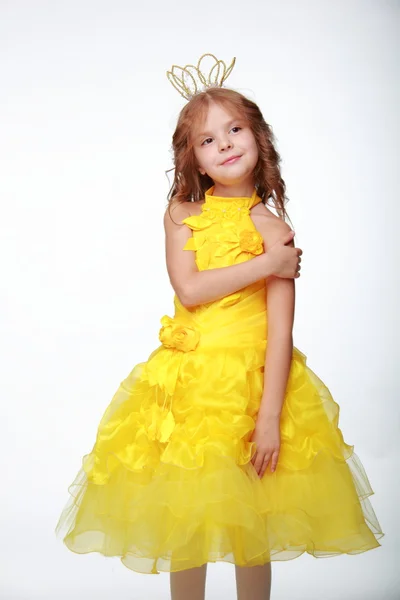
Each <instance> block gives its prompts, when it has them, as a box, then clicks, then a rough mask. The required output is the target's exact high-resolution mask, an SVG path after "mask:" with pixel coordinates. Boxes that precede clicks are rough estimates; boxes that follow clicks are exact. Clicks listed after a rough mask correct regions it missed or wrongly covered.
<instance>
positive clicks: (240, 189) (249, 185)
mask: <svg viewBox="0 0 400 600" xmlns="http://www.w3.org/2000/svg"><path fill="white" fill-rule="evenodd" d="M253 190H254V181H253V180H251V181H243V182H241V183H233V184H228V185H224V184H223V183H218V182H215V184H214V191H213V196H218V197H219V198H236V197H238V198H250V197H251V196H252V194H253Z"/></svg>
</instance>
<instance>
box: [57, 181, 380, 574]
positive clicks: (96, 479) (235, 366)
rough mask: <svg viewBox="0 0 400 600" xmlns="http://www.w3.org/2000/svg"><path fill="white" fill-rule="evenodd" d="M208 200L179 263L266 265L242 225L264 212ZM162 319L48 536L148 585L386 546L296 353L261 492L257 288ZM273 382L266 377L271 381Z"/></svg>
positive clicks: (251, 230)
mask: <svg viewBox="0 0 400 600" xmlns="http://www.w3.org/2000/svg"><path fill="white" fill-rule="evenodd" d="M212 192H213V188H210V190H208V192H207V193H206V197H205V200H206V201H205V203H204V204H203V205H202V214H201V215H200V216H193V217H189V218H187V219H185V221H184V222H185V223H186V224H187V225H188V226H189V227H190V228H191V229H192V231H193V237H191V238H190V239H189V241H188V242H187V244H186V246H185V248H184V249H185V250H191V251H194V252H195V253H196V262H197V265H198V268H199V269H200V270H203V269H211V268H215V267H221V266H227V265H230V264H235V263H238V262H242V261H245V260H250V259H251V258H252V257H253V256H255V255H256V254H260V253H261V252H263V246H262V238H261V236H260V234H259V233H258V232H257V231H256V229H255V227H254V224H253V221H252V220H251V218H250V216H249V209H250V208H251V207H252V206H253V205H254V204H256V203H258V202H260V201H261V199H260V198H259V197H258V196H257V194H256V190H254V193H253V196H252V197H251V198H245V197H243V198H217V197H215V196H213V195H212ZM174 305H175V315H174V317H173V318H172V317H170V316H168V315H165V316H164V317H162V319H161V325H162V327H161V330H160V335H159V337H160V341H161V345H160V346H159V347H158V348H157V349H156V350H154V351H153V352H152V354H151V355H150V357H149V358H148V360H147V361H146V362H143V363H139V364H138V365H136V366H135V367H134V368H133V369H132V371H131V373H130V374H129V375H128V376H127V377H126V379H124V381H122V382H121V384H120V386H119V388H118V389H117V391H116V393H115V395H114V397H113V398H112V400H111V403H110V404H109V406H108V408H107V409H106V411H105V413H104V416H103V418H102V420H101V422H100V424H99V427H98V432H97V437H96V441H95V443H94V446H93V449H92V451H91V452H90V453H89V454H87V455H86V456H84V458H83V463H82V467H81V469H80V470H79V472H78V474H77V476H76V478H75V481H74V482H73V483H72V484H71V486H70V487H69V491H70V494H71V496H70V499H69V501H68V503H67V505H66V506H65V508H64V510H63V512H62V514H61V516H60V519H59V522H58V524H57V527H56V532H57V534H58V535H60V536H62V539H63V540H64V543H65V544H66V546H67V547H68V548H69V549H70V550H72V551H74V552H77V553H88V552H100V553H102V554H104V555H105V556H119V557H120V558H121V560H122V562H123V564H124V565H126V566H127V567H128V568H130V569H132V570H135V571H138V572H142V573H158V572H160V571H179V570H182V569H188V568H191V567H196V566H200V565H202V564H204V563H205V562H215V561H227V562H231V563H235V564H237V565H241V566H245V565H246V566H253V565H260V564H264V563H265V562H267V561H272V560H289V559H293V558H296V557H297V556H299V555H301V554H302V553H304V552H308V553H309V554H311V555H313V556H315V557H329V556H334V555H338V554H345V553H346V554H356V553H360V552H365V551H367V550H370V549H372V548H376V547H378V546H380V544H379V542H378V540H379V539H380V538H381V537H382V536H383V533H382V531H381V528H380V525H379V522H378V520H377V517H376V515H375V513H374V510H373V508H372V506H371V503H370V501H369V496H371V495H372V494H373V490H372V489H371V486H370V483H369V480H368V477H367V475H366V473H365V471H364V469H363V466H362V464H361V462H360V460H359V459H358V457H357V456H356V454H355V453H354V450H353V446H350V445H349V444H347V443H346V442H345V441H344V439H343V436H342V432H341V430H340V429H339V426H338V420H339V406H338V404H337V403H336V402H335V401H334V400H333V398H332V396H331V394H330V392H329V390H328V389H327V387H326V386H325V385H324V384H323V382H322V381H321V380H320V379H319V378H318V377H317V376H316V375H315V373H313V371H311V369H310V368H309V367H308V366H307V365H306V356H305V355H304V354H302V352H300V351H299V350H298V349H297V348H294V350H293V359H292V365H291V370H290V375H289V380H288V385H287V390H286V395H285V401H284V405H283V410H282V415H281V451H280V456H279V462H278V467H277V470H276V471H275V472H274V473H271V472H270V471H269V470H267V472H266V473H265V474H264V476H263V478H262V479H259V477H258V475H257V474H256V472H255V469H254V467H253V465H252V463H251V462H250V461H251V458H252V456H253V455H254V452H255V447H254V443H253V442H251V441H250V438H251V434H252V431H253V429H254V426H255V421H256V419H257V411H258V408H259V404H260V399H261V394H262V389H263V378H264V360H265V351H266V345H267V314H266V289H265V283H264V282H263V281H261V282H257V283H256V284H253V285H250V286H248V287H246V288H244V289H242V290H240V291H239V292H237V293H234V294H231V295H230V296H227V297H226V298H224V299H222V300H219V301H215V302H210V303H207V304H204V305H201V306H198V307H195V308H191V309H188V308H185V307H183V306H182V304H181V303H180V302H179V299H178V298H177V297H176V296H175V298H174ZM265 376H268V374H265Z"/></svg>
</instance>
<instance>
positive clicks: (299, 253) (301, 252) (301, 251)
mask: <svg viewBox="0 0 400 600" xmlns="http://www.w3.org/2000/svg"><path fill="white" fill-rule="evenodd" d="M296 250H297V256H301V255H302V254H303V250H301V248H296Z"/></svg>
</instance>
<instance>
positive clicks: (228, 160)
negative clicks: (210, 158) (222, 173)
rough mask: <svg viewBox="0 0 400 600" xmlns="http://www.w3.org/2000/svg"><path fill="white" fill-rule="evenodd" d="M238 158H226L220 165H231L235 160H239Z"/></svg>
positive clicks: (237, 156)
mask: <svg viewBox="0 0 400 600" xmlns="http://www.w3.org/2000/svg"><path fill="white" fill-rule="evenodd" d="M239 158H240V156H239V155H236V156H231V157H230V158H227V159H226V160H225V161H224V162H223V163H221V165H231V164H233V163H235V162H236V161H237V160H239Z"/></svg>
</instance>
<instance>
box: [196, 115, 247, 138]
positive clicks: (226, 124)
mask: <svg viewBox="0 0 400 600" xmlns="http://www.w3.org/2000/svg"><path fill="white" fill-rule="evenodd" d="M238 121H240V122H242V121H243V119H242V118H241V117H237V118H236V119H231V120H230V121H227V123H224V125H223V127H229V125H232V123H237V122H238ZM206 135H210V132H209V131H204V132H203V133H199V134H198V135H197V136H196V138H202V137H205V136H206Z"/></svg>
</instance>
